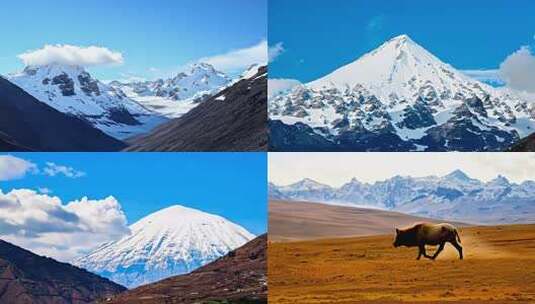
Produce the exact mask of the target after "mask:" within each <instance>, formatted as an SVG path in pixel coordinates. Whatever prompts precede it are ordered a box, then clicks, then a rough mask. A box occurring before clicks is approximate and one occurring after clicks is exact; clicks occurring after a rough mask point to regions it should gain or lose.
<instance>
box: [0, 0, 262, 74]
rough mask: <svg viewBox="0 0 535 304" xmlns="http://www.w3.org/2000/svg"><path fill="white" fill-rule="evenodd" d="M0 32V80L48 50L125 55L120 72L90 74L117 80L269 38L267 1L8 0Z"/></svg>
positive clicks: (96, 70) (112, 69) (105, 69)
mask: <svg viewBox="0 0 535 304" xmlns="http://www.w3.org/2000/svg"><path fill="white" fill-rule="evenodd" d="M0 34H1V35H0V36H1V37H2V47H1V48H0V74H7V73H10V72H13V71H15V70H18V69H21V68H22V63H21V62H20V60H18V59H17V57H16V56H17V55H18V54H21V53H23V52H25V51H28V50H35V49H39V48H41V47H43V46H44V45H45V44H71V45H79V46H89V45H97V46H103V47H107V48H109V49H112V50H114V51H119V52H122V53H123V55H124V58H125V63H124V64H123V65H122V66H117V67H115V66H112V67H98V68H92V69H91V70H92V71H93V72H94V73H95V74H96V75H97V76H99V77H100V78H102V79H117V78H120V77H122V76H124V75H130V74H136V75H144V74H146V73H147V70H149V69H151V68H158V69H162V70H172V69H177V68H179V67H181V66H183V65H184V64H187V63H189V62H191V61H194V60H196V59H199V58H201V57H205V56H214V55H218V54H222V53H226V52H228V51H231V50H234V49H241V48H246V47H250V46H252V45H255V44H258V43H259V42H260V41H261V40H262V39H267V0H225V1H221V0H178V1H177V0H135V1H131V0H114V1H109V0H107V1H105V0H90V1H72V0H56V1H41V0H18V1H3V2H2V8H1V9H0Z"/></svg>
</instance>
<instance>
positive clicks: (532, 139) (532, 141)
mask: <svg viewBox="0 0 535 304" xmlns="http://www.w3.org/2000/svg"><path fill="white" fill-rule="evenodd" d="M507 151H509V152H535V133H533V134H531V135H529V136H526V137H524V138H522V139H521V140H519V141H518V142H516V143H515V144H513V145H512V146H511V147H510V148H509V149H508V150H507Z"/></svg>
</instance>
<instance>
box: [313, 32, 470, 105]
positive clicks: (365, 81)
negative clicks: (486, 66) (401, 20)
mask: <svg viewBox="0 0 535 304" xmlns="http://www.w3.org/2000/svg"><path fill="white" fill-rule="evenodd" d="M466 81H469V78H468V77H466V76H465V75H464V74H462V73H460V72H458V71H456V70H455V69H454V68H452V67H451V66H450V65H448V64H445V63H443V62H442V61H440V59H438V58H437V57H435V56H434V55H433V54H431V53H430V52H428V51H427V50H426V49H424V48H423V47H421V46H420V45H419V44H417V43H416V42H414V41H413V40H412V39H411V38H410V37H409V36H407V35H400V36H397V37H395V38H392V39H390V40H388V41H387V42H385V43H384V44H383V45H381V46H380V47H378V48H377V49H375V50H373V51H371V52H369V53H367V54H365V55H364V56H362V57H360V58H359V59H357V60H356V61H354V62H352V63H350V64H348V65H345V66H343V67H341V68H339V69H337V70H335V71H334V72H332V73H330V74H328V75H327V76H325V77H322V78H320V79H318V80H316V81H313V82H311V83H309V86H310V87H311V88H316V89H321V88H329V87H336V88H342V89H343V88H348V87H349V88H353V87H355V86H356V85H363V86H365V87H368V88H370V89H372V91H377V92H376V93H378V94H377V95H379V96H381V95H386V96H388V95H389V94H391V93H395V94H397V95H402V96H406V97H410V96H412V93H413V92H412V89H413V88H414V87H416V86H417V85H418V83H420V84H423V83H427V84H430V85H432V86H433V87H434V88H435V89H438V90H441V89H446V88H451V87H452V86H454V85H455V82H466ZM381 92H382V93H383V94H381Z"/></svg>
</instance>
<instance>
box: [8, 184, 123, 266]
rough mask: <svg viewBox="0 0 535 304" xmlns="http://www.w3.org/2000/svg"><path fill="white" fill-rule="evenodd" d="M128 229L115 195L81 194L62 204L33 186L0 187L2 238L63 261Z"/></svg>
mask: <svg viewBox="0 0 535 304" xmlns="http://www.w3.org/2000/svg"><path fill="white" fill-rule="evenodd" d="M127 233H129V229H128V227H127V222H126V216H125V215H124V213H123V211H122V209H121V205H120V204H119V202H118V201H117V200H116V199H115V198H113V197H108V198H105V199H102V200H90V199H88V198H85V197H84V198H82V199H80V200H77V201H72V202H69V203H67V204H63V203H62V201H61V200H60V199H59V198H58V197H54V196H50V195H47V194H40V193H37V192H36V191H33V190H28V189H17V190H12V191H10V192H8V193H3V192H2V191H1V190H0V238H2V239H4V240H6V241H8V242H11V243H13V244H16V245H18V246H21V247H23V248H26V249H28V250H31V251H32V252H35V253H37V254H41V255H46V256H50V257H53V258H55V259H58V260H60V261H66V262H68V261H71V260H72V259H73V258H75V257H77V256H80V255H82V254H84V253H87V252H88V251H89V250H91V249H93V248H95V247H96V246H98V245H100V244H102V243H103V242H108V241H111V240H116V239H118V238H120V237H122V236H124V235H125V234H127Z"/></svg>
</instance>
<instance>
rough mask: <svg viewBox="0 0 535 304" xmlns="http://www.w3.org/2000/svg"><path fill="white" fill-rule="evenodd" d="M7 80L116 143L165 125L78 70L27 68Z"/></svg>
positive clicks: (115, 90) (119, 91) (151, 113)
mask: <svg viewBox="0 0 535 304" xmlns="http://www.w3.org/2000/svg"><path fill="white" fill-rule="evenodd" d="M8 79H9V81H11V82H13V83H14V84H16V85H17V86H19V87H21V88H22V89H23V90H25V91H26V92H28V93H29V94H30V95H32V96H33V97H35V98H36V99H37V100H39V101H41V102H43V103H45V104H47V105H49V106H51V107H52V108H54V109H56V110H58V111H60V112H62V113H65V114H69V115H71V116H75V117H78V118H80V119H82V120H85V121H87V122H88V123H90V124H91V125H92V126H93V127H95V128H98V129H100V130H102V131H103V132H105V133H107V134H108V135H110V136H113V137H115V138H118V139H124V138H127V137H131V136H134V135H137V134H140V133H145V132H148V131H149V130H151V129H152V128H154V127H155V126H156V125H159V124H161V123H163V122H165V121H166V119H165V118H163V117H161V116H160V115H157V114H156V113H154V112H152V111H150V110H148V109H147V108H145V107H143V106H142V105H140V104H139V103H137V102H135V101H133V100H131V99H130V98H128V97H127V96H126V95H125V94H124V93H123V92H122V91H121V90H118V89H116V88H114V87H111V86H108V85H106V84H104V83H102V82H100V81H99V80H97V79H95V78H93V77H92V76H91V75H90V74H89V73H88V72H87V71H86V70H84V69H83V68H82V67H80V66H68V65H61V64H57V63H52V64H48V65H43V66H27V67H26V68H25V69H24V70H23V71H22V72H20V73H17V74H12V75H9V76H8Z"/></svg>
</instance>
